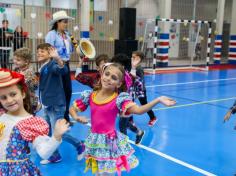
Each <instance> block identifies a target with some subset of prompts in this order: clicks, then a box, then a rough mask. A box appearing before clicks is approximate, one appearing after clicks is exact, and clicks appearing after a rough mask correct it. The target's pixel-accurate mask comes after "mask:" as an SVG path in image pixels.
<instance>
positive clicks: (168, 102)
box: [158, 96, 176, 106]
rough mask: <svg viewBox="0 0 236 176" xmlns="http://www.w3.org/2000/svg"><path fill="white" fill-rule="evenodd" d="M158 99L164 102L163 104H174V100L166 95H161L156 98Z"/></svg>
mask: <svg viewBox="0 0 236 176" xmlns="http://www.w3.org/2000/svg"><path fill="white" fill-rule="evenodd" d="M158 99H159V100H160V102H161V103H162V104H164V105H165V106H173V105H175V104H176V101H175V100H173V99H171V98H169V97H166V96H161V97H159V98H158Z"/></svg>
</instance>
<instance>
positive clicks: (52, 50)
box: [49, 47, 60, 59]
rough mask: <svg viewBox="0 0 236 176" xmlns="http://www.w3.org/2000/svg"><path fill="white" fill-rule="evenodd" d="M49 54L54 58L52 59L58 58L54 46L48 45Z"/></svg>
mask: <svg viewBox="0 0 236 176" xmlns="http://www.w3.org/2000/svg"><path fill="white" fill-rule="evenodd" d="M49 56H50V57H52V58H54V59H58V58H60V57H59V55H58V53H57V50H56V48H54V47H50V48H49Z"/></svg>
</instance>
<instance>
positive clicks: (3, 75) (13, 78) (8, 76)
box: [0, 69, 24, 88]
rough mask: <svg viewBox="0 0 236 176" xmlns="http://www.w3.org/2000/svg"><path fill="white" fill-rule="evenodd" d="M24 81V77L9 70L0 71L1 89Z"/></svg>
mask: <svg viewBox="0 0 236 176" xmlns="http://www.w3.org/2000/svg"><path fill="white" fill-rule="evenodd" d="M22 79H24V76H23V75H21V74H20V73H17V72H11V71H10V70H8V69H0V88H1V87H7V86H11V85H14V84H16V83H18V82H20V81H21V80H22Z"/></svg>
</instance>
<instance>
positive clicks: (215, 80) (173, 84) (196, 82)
mask: <svg viewBox="0 0 236 176" xmlns="http://www.w3.org/2000/svg"><path fill="white" fill-rule="evenodd" d="M229 80H236V78H226V79H211V80H203V81H192V82H182V83H181V82H180V83H170V84H159V85H151V86H146V88H149V87H164V86H176V85H184V84H198V83H204V82H217V81H229Z"/></svg>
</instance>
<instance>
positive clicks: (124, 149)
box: [85, 131, 138, 175]
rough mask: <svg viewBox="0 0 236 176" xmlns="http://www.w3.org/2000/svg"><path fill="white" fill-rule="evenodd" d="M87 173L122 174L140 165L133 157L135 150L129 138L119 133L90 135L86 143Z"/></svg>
mask: <svg viewBox="0 0 236 176" xmlns="http://www.w3.org/2000/svg"><path fill="white" fill-rule="evenodd" d="M85 146H86V147H85V158H86V171H87V170H88V169H91V170H92V172H93V173H104V172H106V173H114V172H117V173H118V175H120V174H121V171H122V170H127V171H129V170H130V169H132V168H134V167H136V166H137V165H138V159H137V158H136V157H135V156H134V155H133V153H134V149H133V148H132V147H131V146H130V144H129V143H128V137H127V136H125V135H124V134H122V133H119V132H116V131H114V132H112V133H109V134H98V133H92V132H91V131H90V132H89V134H88V137H87V139H86V141H85Z"/></svg>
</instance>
